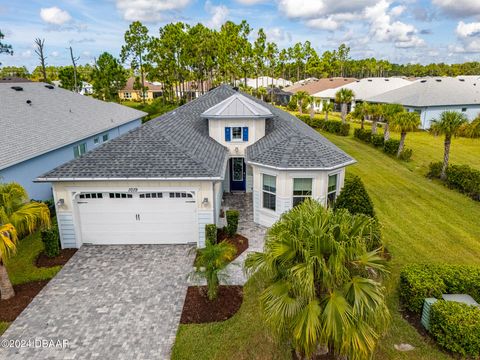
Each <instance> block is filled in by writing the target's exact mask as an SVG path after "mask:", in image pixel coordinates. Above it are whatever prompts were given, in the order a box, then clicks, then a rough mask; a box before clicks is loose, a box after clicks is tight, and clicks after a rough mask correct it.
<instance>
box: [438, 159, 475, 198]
mask: <svg viewBox="0 0 480 360" xmlns="http://www.w3.org/2000/svg"><path fill="white" fill-rule="evenodd" d="M446 182H447V185H448V186H449V187H451V188H454V189H457V190H458V191H460V192H462V193H464V194H466V195H468V196H470V197H471V198H472V199H474V200H477V201H480V171H478V170H476V169H473V168H471V167H470V166H468V165H451V166H449V167H448V168H447V180H446Z"/></svg>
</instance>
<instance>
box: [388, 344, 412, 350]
mask: <svg viewBox="0 0 480 360" xmlns="http://www.w3.org/2000/svg"><path fill="white" fill-rule="evenodd" d="M393 347H394V348H395V350H398V351H412V350H415V347H413V346H412V345H410V344H395V345H393Z"/></svg>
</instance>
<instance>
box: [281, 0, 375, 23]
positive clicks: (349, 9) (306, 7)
mask: <svg viewBox="0 0 480 360" xmlns="http://www.w3.org/2000/svg"><path fill="white" fill-rule="evenodd" d="M376 2H377V0H355V1H351V0H279V1H278V7H279V9H280V11H282V12H283V13H284V14H285V15H287V17H289V18H304V19H315V18H321V17H325V16H328V15H332V14H340V13H355V12H357V13H358V12H361V11H363V9H364V8H365V7H366V6H371V5H374V4H375V3H376Z"/></svg>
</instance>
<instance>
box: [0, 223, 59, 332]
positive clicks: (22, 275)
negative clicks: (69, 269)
mask: <svg viewBox="0 0 480 360" xmlns="http://www.w3.org/2000/svg"><path fill="white" fill-rule="evenodd" d="M42 251H43V243H42V239H41V238H40V232H39V231H38V232H36V233H35V234H33V235H30V236H28V237H26V238H24V239H22V240H20V241H19V243H18V246H17V253H16V254H15V255H14V256H13V257H11V258H10V259H9V260H7V261H6V266H7V271H8V275H9V277H10V280H11V281H12V283H13V284H14V285H18V284H24V283H27V282H30V281H37V280H48V279H51V278H53V277H54V276H55V275H56V274H57V272H58V271H59V270H60V269H61V267H60V266H55V267H51V268H37V267H36V266H35V259H36V258H37V256H38V254H40V252H42ZM8 325H9V323H7V322H2V321H0V335H1V334H2V333H3V332H4V331H5V330H6V329H7V327H8Z"/></svg>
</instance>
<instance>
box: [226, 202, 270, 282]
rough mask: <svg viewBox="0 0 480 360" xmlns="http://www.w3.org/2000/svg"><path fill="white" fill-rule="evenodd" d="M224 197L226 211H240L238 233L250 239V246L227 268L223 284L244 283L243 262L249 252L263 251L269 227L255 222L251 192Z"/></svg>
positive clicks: (245, 279)
mask: <svg viewBox="0 0 480 360" xmlns="http://www.w3.org/2000/svg"><path fill="white" fill-rule="evenodd" d="M223 198H224V201H223V209H224V210H225V211H226V210H228V209H235V210H238V211H239V212H240V218H239V220H238V233H239V234H240V235H243V236H245V237H246V238H247V239H248V244H249V246H248V249H247V250H245V251H244V252H243V253H242V254H241V255H240V256H239V257H238V258H236V259H235V260H234V261H232V263H231V264H229V265H228V266H227V267H226V268H225V270H224V273H225V274H226V275H227V276H226V277H225V279H223V280H222V284H225V285H243V284H245V282H246V281H247V278H246V277H245V275H244V274H243V263H244V262H245V259H246V258H247V255H248V253H250V252H254V251H263V245H264V243H265V233H266V231H267V228H266V227H264V226H262V225H258V224H256V223H254V222H253V196H252V194H251V193H238V194H236V193H233V194H225V195H224V196H223Z"/></svg>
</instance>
